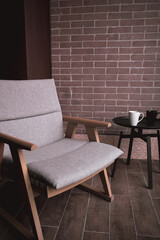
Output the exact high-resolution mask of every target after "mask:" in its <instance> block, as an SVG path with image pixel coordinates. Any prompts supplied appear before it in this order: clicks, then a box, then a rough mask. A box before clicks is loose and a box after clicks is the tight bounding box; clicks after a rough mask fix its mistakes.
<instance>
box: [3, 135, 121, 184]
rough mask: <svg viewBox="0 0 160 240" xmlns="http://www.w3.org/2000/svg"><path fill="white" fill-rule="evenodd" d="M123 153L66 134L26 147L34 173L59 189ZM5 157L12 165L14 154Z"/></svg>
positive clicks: (31, 171) (26, 154)
mask: <svg viewBox="0 0 160 240" xmlns="http://www.w3.org/2000/svg"><path fill="white" fill-rule="evenodd" d="M122 153H123V152H122V151H121V150H120V149H118V148H116V147H114V146H111V145H109V144H103V143H97V142H85V141H80V140H73V139H67V138H63V139H61V140H59V141H57V142H54V143H52V144H49V145H46V146H43V147H40V148H39V149H37V150H35V151H33V152H27V151H25V159H26V162H27V166H28V170H29V173H30V175H31V177H33V178H35V179H38V180H39V181H42V182H43V183H45V184H47V185H50V186H53V187H55V188H56V189H59V188H62V187H65V186H67V185H69V184H72V183H75V182H77V181H79V180H82V179H83V178H86V177H88V176H90V175H91V174H93V173H94V172H96V171H98V170H101V169H102V168H104V167H106V166H108V165H110V164H111V163H113V162H114V160H115V159H116V158H118V157H119V156H120V155H121V154H122ZM5 160H6V164H9V166H8V168H10V167H11V166H10V163H11V162H10V161H11V157H9V156H8V157H7V156H6V157H5Z"/></svg>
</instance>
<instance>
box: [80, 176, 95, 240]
mask: <svg viewBox="0 0 160 240" xmlns="http://www.w3.org/2000/svg"><path fill="white" fill-rule="evenodd" d="M92 183H93V178H92V182H91V185H92ZM90 199H91V194H89V196H88V203H87V209H86V214H85V219H84V226H83V231H82V237H81V240H83V238H84V233H85V228H86V222H87V216H88V209H89V204H90Z"/></svg>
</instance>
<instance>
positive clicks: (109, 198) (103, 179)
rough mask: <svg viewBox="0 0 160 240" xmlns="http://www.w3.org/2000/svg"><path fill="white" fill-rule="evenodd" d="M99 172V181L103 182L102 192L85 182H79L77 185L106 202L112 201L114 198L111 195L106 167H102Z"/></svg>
mask: <svg viewBox="0 0 160 240" xmlns="http://www.w3.org/2000/svg"><path fill="white" fill-rule="evenodd" d="M99 174H100V178H101V182H102V184H103V188H104V192H102V191H99V190H98V189H96V188H94V187H92V186H90V185H88V184H86V183H83V184H80V185H78V187H79V188H81V189H82V190H85V191H87V192H90V193H92V194H94V195H96V196H98V197H100V198H103V199H105V200H106V201H108V202H112V201H113V200H114V196H113V195H112V192H111V188H110V183H109V179H108V174H107V171H106V169H103V171H102V172H100V173H99Z"/></svg>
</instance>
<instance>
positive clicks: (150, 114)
mask: <svg viewBox="0 0 160 240" xmlns="http://www.w3.org/2000/svg"><path fill="white" fill-rule="evenodd" d="M158 113H159V112H157V111H156V110H151V111H149V110H147V112H146V117H147V125H152V124H154V122H155V120H156V118H157V115H158Z"/></svg>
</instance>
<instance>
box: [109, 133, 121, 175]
mask: <svg viewBox="0 0 160 240" xmlns="http://www.w3.org/2000/svg"><path fill="white" fill-rule="evenodd" d="M122 137H123V132H122V131H121V132H120V136H119V141H118V146H117V147H118V148H120V146H121V141H122ZM116 164H117V159H116V160H115V162H114V164H113V169H112V174H111V177H114V172H115V169H116Z"/></svg>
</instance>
